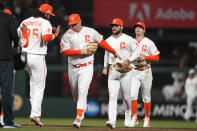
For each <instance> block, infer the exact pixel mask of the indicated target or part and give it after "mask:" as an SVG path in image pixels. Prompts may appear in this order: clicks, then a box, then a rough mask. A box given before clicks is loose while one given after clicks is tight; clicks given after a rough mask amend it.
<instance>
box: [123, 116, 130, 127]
mask: <svg viewBox="0 0 197 131" xmlns="http://www.w3.org/2000/svg"><path fill="white" fill-rule="evenodd" d="M124 126H126V127H131V118H130V117H125V120H124Z"/></svg>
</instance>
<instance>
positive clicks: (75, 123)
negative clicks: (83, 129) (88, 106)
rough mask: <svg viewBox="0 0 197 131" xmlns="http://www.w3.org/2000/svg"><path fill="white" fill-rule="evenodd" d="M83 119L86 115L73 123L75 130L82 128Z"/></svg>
mask: <svg viewBox="0 0 197 131" xmlns="http://www.w3.org/2000/svg"><path fill="white" fill-rule="evenodd" d="M83 118H84V114H83V115H82V116H81V117H79V116H77V118H76V119H75V121H74V122H73V127H74V128H80V125H81V122H82V120H83Z"/></svg>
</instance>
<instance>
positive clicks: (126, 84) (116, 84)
mask: <svg viewBox="0 0 197 131" xmlns="http://www.w3.org/2000/svg"><path fill="white" fill-rule="evenodd" d="M111 27H112V35H111V36H110V37H109V38H107V40H106V41H107V43H109V45H110V46H111V47H112V48H114V49H115V50H116V51H117V52H118V54H119V55H120V57H121V60H119V61H118V62H120V63H122V62H124V61H125V60H127V59H130V61H133V60H135V59H137V58H138V57H139V55H140V51H139V50H138V49H137V45H136V41H135V40H134V39H133V38H132V37H131V36H128V35H126V34H124V33H123V32H122V30H123V21H122V20H121V19H119V18H115V19H113V21H112V23H111ZM113 59H114V56H113V54H111V53H109V52H108V51H105V57H104V68H103V74H104V75H106V74H107V69H108V65H110V67H109V76H108V90H109V106H108V119H109V120H108V121H107V122H106V126H107V127H110V128H115V127H116V116H117V98H118V93H119V89H120V87H121V90H122V94H123V99H125V100H124V101H123V102H125V103H124V108H125V122H124V124H125V126H127V127H129V126H130V125H129V124H130V121H131V110H130V109H131V107H129V106H131V105H130V103H131V97H130V92H129V91H130V87H131V71H129V72H127V73H120V72H117V71H116V70H115V68H114V64H116V62H115V61H114V60H113Z"/></svg>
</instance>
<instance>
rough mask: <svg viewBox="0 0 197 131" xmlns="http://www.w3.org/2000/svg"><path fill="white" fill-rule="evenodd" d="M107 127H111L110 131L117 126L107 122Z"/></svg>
mask: <svg viewBox="0 0 197 131" xmlns="http://www.w3.org/2000/svg"><path fill="white" fill-rule="evenodd" d="M106 127H109V128H110V129H114V128H115V125H113V124H111V123H110V122H109V121H107V122H106Z"/></svg>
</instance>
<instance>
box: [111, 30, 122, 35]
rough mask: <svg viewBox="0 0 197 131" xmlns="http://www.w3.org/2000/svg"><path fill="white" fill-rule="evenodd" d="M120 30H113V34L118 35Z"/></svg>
mask: <svg viewBox="0 0 197 131" xmlns="http://www.w3.org/2000/svg"><path fill="white" fill-rule="evenodd" d="M120 32H121V30H119V31H117V32H113V35H119V34H120Z"/></svg>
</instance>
